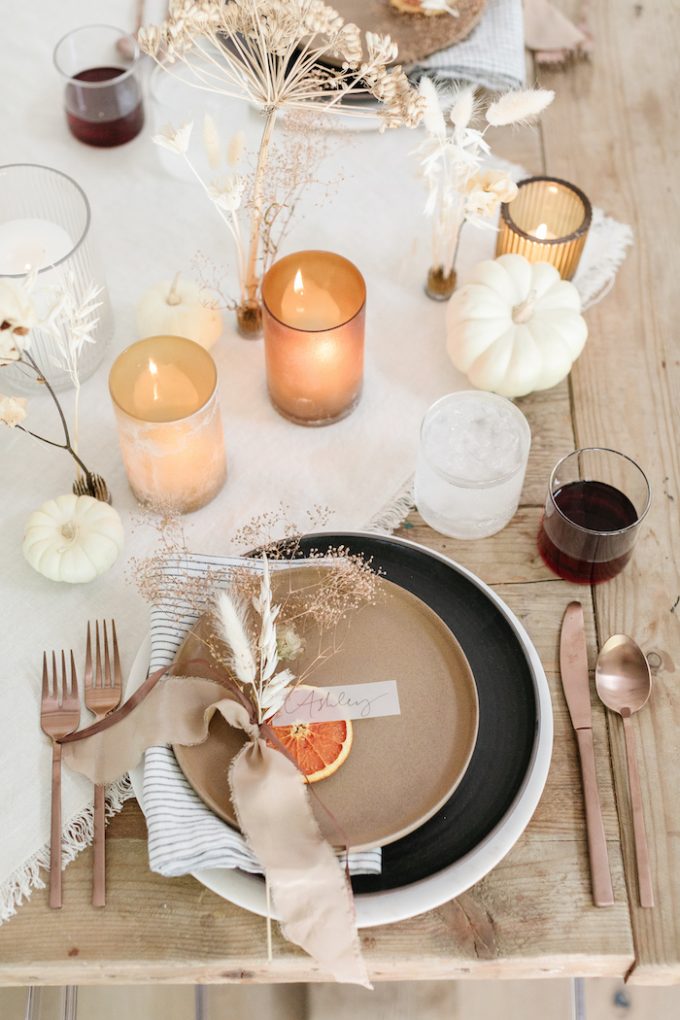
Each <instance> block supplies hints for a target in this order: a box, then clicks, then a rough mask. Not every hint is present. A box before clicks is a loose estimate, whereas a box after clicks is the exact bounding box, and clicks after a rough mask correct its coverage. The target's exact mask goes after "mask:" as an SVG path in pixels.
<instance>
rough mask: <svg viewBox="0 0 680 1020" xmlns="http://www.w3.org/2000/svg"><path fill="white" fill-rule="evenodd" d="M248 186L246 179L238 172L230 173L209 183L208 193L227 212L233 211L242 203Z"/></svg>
mask: <svg viewBox="0 0 680 1020" xmlns="http://www.w3.org/2000/svg"><path fill="white" fill-rule="evenodd" d="M245 186H246V182H245V179H244V178H243V177H239V176H238V174H229V175H227V176H226V177H217V178H215V180H214V181H212V182H211V183H210V184H209V185H208V194H209V195H210V197H211V198H212V200H213V202H214V203H215V205H216V206H218V207H219V208H220V209H224V211H225V212H229V213H233V212H236V210H237V209H238V208H239V206H240V205H241V199H242V197H243V191H244V188H245Z"/></svg>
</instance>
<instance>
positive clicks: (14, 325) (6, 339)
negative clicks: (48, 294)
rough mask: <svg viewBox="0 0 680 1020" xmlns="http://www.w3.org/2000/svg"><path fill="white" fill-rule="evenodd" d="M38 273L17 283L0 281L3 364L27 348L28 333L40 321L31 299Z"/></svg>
mask: <svg viewBox="0 0 680 1020" xmlns="http://www.w3.org/2000/svg"><path fill="white" fill-rule="evenodd" d="M34 280H35V275H34V274H31V275H30V276H28V277H26V278H24V279H23V280H21V282H19V283H16V282H15V281H14V280H0V365H6V364H8V363H9V362H10V361H16V360H17V358H19V357H20V356H21V352H22V351H23V350H28V347H29V344H30V338H29V333H30V331H31V330H32V329H33V327H34V326H36V325H37V323H38V315H37V312H36V310H35V307H34V305H33V303H32V301H31V299H30V293H31V289H32V286H33V281H34Z"/></svg>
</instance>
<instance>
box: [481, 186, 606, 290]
mask: <svg viewBox="0 0 680 1020" xmlns="http://www.w3.org/2000/svg"><path fill="white" fill-rule="evenodd" d="M517 189H518V191H517V196H516V198H514V199H513V200H512V202H503V203H502V205H501V216H500V223H499V231H498V237H497V240H496V255H497V256H498V255H509V254H513V255H524V257H525V258H526V259H528V261H529V262H549V263H550V264H551V265H553V266H554V267H555V269H557V270H558V271H559V273H560V276H561V277H562V279H564V280H571V278H572V277H573V275H574V273H575V272H576V270H577V268H578V264H579V261H580V259H581V254H582V252H583V246H584V245H585V243H586V238H587V236H588V230H589V229H590V223H591V220H592V218H593V210H592V206H591V204H590V202H589V201H588V198H587V197H586V196H585V195H584V193H583V192H582V191H581V189H580V188H577V187H576V185H574V184H569V182H568V181H562V180H560V179H559V178H558V177H529V178H527V179H526V180H524V181H520V182H519V183H518V185H517Z"/></svg>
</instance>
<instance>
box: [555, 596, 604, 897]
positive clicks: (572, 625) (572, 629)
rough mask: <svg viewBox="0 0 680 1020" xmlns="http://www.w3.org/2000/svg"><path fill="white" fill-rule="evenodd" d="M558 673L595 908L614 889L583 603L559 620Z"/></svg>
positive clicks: (576, 605) (572, 603) (568, 607)
mask: <svg viewBox="0 0 680 1020" xmlns="http://www.w3.org/2000/svg"><path fill="white" fill-rule="evenodd" d="M560 673H561V676H562V688H563V690H564V697H565V699H566V702H567V708H568V709H569V715H570V716H571V722H572V725H573V727H574V731H575V733H576V740H577V743H578V751H579V758H580V761H581V776H582V779H583V798H584V801H585V813H586V832H587V836H588V856H589V859H590V877H591V884H592V889H593V902H594V903H595V906H597V907H609V906H611V905H612V904H613V903H614V891H613V889H612V880H611V874H610V871H609V855H608V853H607V839H606V836H605V833H604V822H603V820H602V805H601V803H600V793H599V790H598V786H597V772H596V769H595V749H594V746H593V730H592V711H591V707H590V681H589V678H588V650H587V647H586V632H585V621H584V618H583V606H582V605H581V603H580V602H570V603H569V605H568V606H567V609H566V612H565V614H564V619H563V621H562V631H561V634H560Z"/></svg>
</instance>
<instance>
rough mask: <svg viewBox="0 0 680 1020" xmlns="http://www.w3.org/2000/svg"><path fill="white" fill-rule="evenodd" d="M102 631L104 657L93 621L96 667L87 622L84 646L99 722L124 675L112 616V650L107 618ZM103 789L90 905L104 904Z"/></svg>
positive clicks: (116, 700) (114, 702)
mask: <svg viewBox="0 0 680 1020" xmlns="http://www.w3.org/2000/svg"><path fill="white" fill-rule="evenodd" d="M102 632H103V635H104V639H103V640H104V657H103V662H102V648H101V642H100V637H99V620H96V621H95V625H94V634H95V637H94V643H95V667H94V673H93V670H92V631H91V627H90V623H89V622H88V624H87V646H86V649H85V707H86V708H88V709H89V711H90V712H92V714H93V715H94V717H95V721H96V722H99V720H100V719H103V718H104V716H106V715H108V714H109V712H112V711H113V710H114V708H118V705H119V704H120V699H121V696H122V693H123V676H122V673H121V668H120V654H119V651H118V635H117V634H116V623H115V620H111V645H112V652H113V664H112V662H111V651H110V650H109V635H108V629H107V626H106V620H102ZM105 792H106V791H105V789H104V787H103V786H99V785H95V788H94V871H93V875H92V906H93V907H104V906H106V850H105V847H106V842H105V841H106V813H105Z"/></svg>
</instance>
